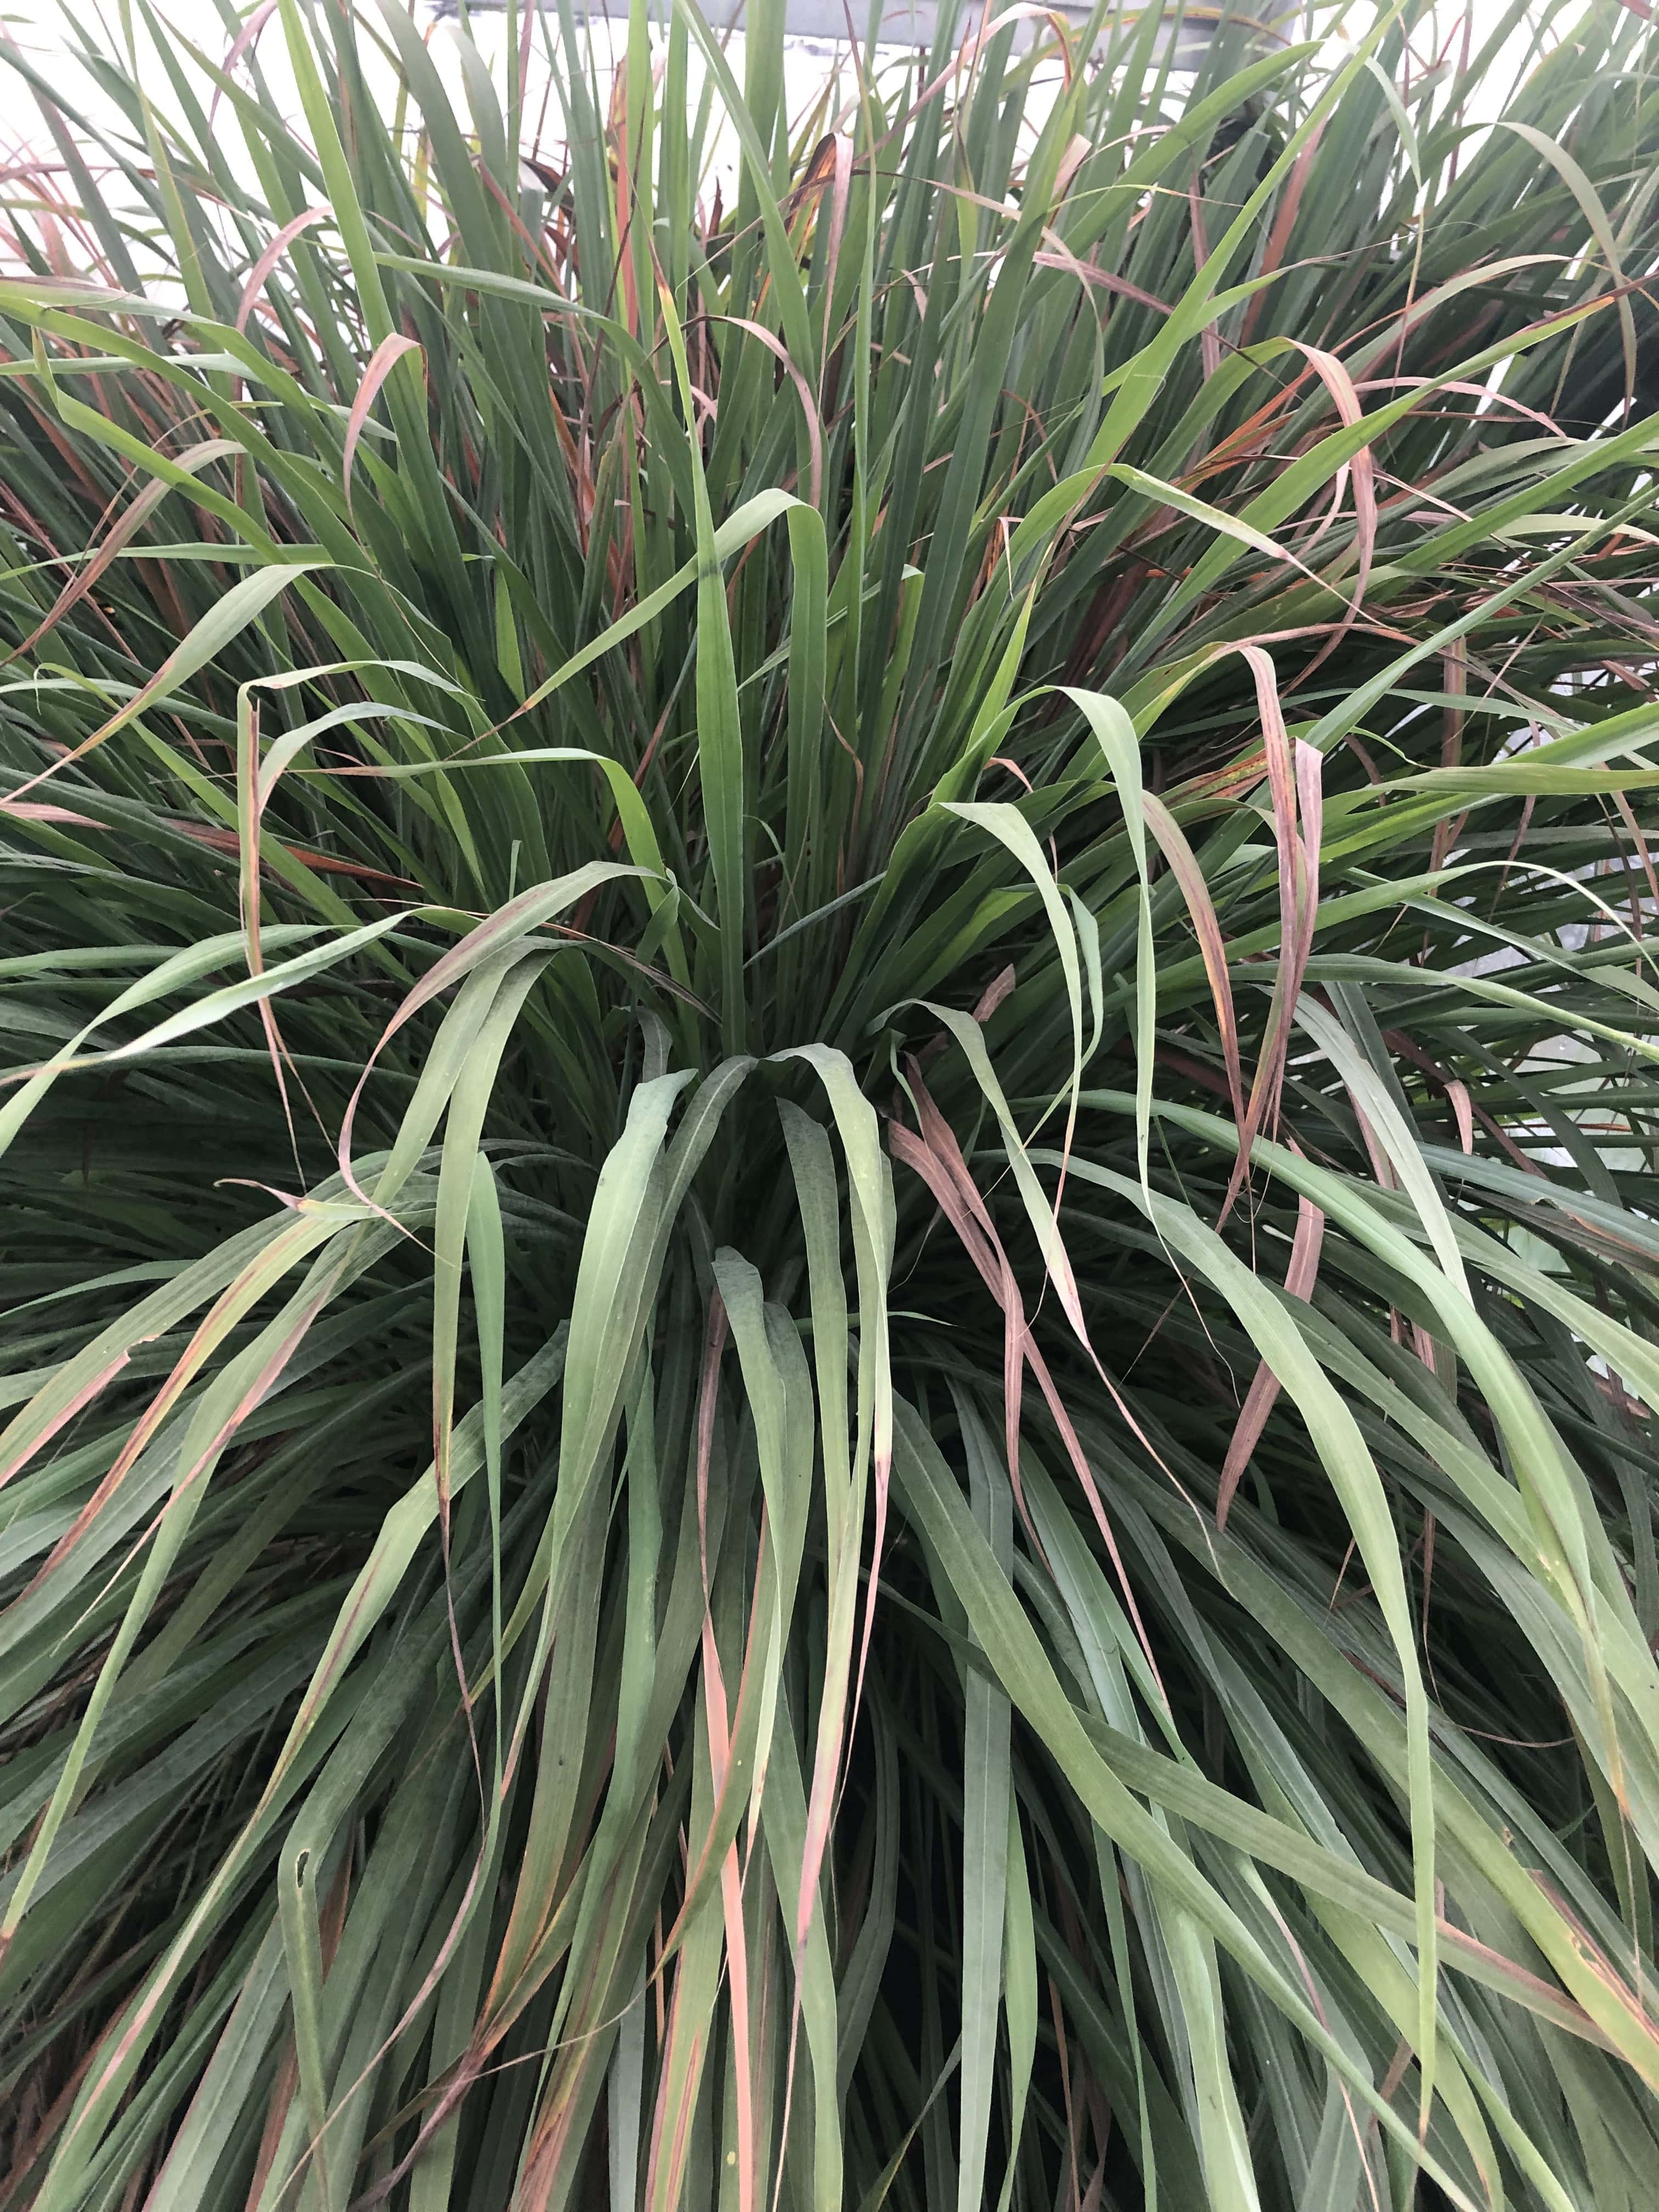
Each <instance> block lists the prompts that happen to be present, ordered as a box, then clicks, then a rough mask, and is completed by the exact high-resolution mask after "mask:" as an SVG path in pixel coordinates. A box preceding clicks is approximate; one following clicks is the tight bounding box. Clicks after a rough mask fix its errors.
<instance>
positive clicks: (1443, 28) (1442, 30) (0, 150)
mask: <svg viewBox="0 0 1659 2212" xmlns="http://www.w3.org/2000/svg"><path fill="white" fill-rule="evenodd" d="M417 4H419V5H421V6H422V13H423V19H424V20H428V21H429V20H430V18H429V15H428V14H426V13H425V0H417ZM596 4H597V0H596ZM617 4H623V0H617ZM864 4H866V0H852V5H853V14H854V21H856V20H858V18H859V16H860V14H861V13H862V12H863V5H864ZM578 5H580V0H578ZM970 5H971V0H970ZM1315 5H1316V16H1315V20H1316V22H1317V24H1318V25H1319V27H1320V28H1321V29H1322V30H1327V29H1328V28H1329V27H1330V26H1331V25H1332V24H1333V23H1335V24H1336V26H1337V29H1336V33H1335V38H1334V44H1333V59H1335V58H1337V56H1338V54H1339V53H1340V51H1341V49H1342V47H1343V46H1345V45H1346V43H1347V41H1346V40H1345V39H1344V37H1343V34H1342V29H1341V25H1342V22H1343V21H1344V19H1346V23H1347V25H1348V26H1349V27H1351V28H1356V29H1357V28H1359V27H1364V26H1369V24H1370V22H1371V21H1374V20H1375V18H1374V15H1373V11H1372V7H1371V6H1370V4H1361V5H1358V6H1352V5H1351V6H1348V7H1346V8H1342V7H1340V6H1334V5H1333V4H1332V0H1315ZM70 6H72V13H73V18H74V20H75V21H77V22H79V23H81V24H82V25H86V26H88V27H94V26H97V25H100V24H101V25H102V26H103V27H104V28H103V31H102V33H101V34H100V36H101V41H102V42H103V43H105V44H106V46H107V47H108V48H109V49H110V50H111V51H113V52H119V51H121V46H120V33H119V28H118V26H119V21H120V17H119V9H118V5H117V4H116V0H107V4H106V0H70ZM1467 6H1468V13H1469V14H1470V15H1472V17H1473V21H1474V31H1475V34H1476V36H1477V37H1479V36H1480V34H1481V33H1483V32H1484V31H1485V30H1486V28H1487V27H1489V26H1491V25H1492V23H1494V22H1495V21H1497V20H1498V17H1499V15H1500V14H1501V12H1502V0H1467ZM156 7H157V12H158V14H160V15H161V16H162V17H163V18H164V19H165V20H166V21H167V22H168V23H169V24H171V25H172V26H173V27H175V28H176V29H178V30H179V31H180V32H182V33H184V35H185V37H186V38H188V39H190V40H192V41H193V42H194V43H196V44H197V46H200V47H201V48H203V50H204V51H205V52H209V53H212V54H215V55H222V54H223V52H224V51H225V47H226V45H227V43H228V42H227V39H226V34H225V31H224V27H223V24H222V21H221V19H220V16H219V13H218V10H217V9H216V8H215V7H214V5H213V4H212V0H156ZM240 12H241V13H242V14H243V15H245V16H246V15H250V14H252V12H253V0H248V5H247V6H246V7H244V8H243V9H241V11H240ZM711 12H712V10H711ZM966 12H967V11H966V10H964V13H966ZM1464 12H1465V6H1464V4H1462V3H1461V0H1447V4H1444V5H1443V6H1442V7H1441V9H1439V10H1438V15H1437V22H1436V24H1435V27H1434V28H1433V29H1432V30H1430V29H1425V30H1423V31H1421V32H1419V35H1418V38H1417V40H1415V41H1414V44H1416V45H1417V46H1418V47H1419V51H1420V52H1421V54H1422V55H1423V57H1424V58H1425V59H1426V58H1427V56H1428V54H1429V52H1431V49H1432V47H1433V46H1435V45H1436V44H1437V43H1443V41H1444V40H1446V39H1447V38H1449V37H1452V36H1454V35H1455V26H1456V25H1457V24H1458V23H1459V21H1461V19H1462V15H1463V13H1464ZM69 13H70V7H66V5H65V0H10V4H9V5H7V4H6V0H0V21H3V23H4V25H5V26H6V27H7V29H8V30H9V33H10V35H11V36H12V37H14V38H15V40H17V41H18V43H19V45H20V46H22V47H23V48H24V50H25V51H26V52H27V53H28V55H29V57H30V58H31V59H32V60H33V62H34V64H35V65H36V66H37V67H38V68H39V69H40V70H41V72H42V74H43V75H45V76H46V77H47V78H48V79H49V80H50V81H51V82H52V83H53V84H54V86H61V90H62V94H63V96H64V98H65V100H70V101H72V102H75V103H76V104H77V105H80V106H82V107H83V108H85V109H87V110H88V111H90V112H93V113H94V115H97V116H99V117H100V119H102V118H103V117H105V116H107V115H108V114H109V112H110V111H109V110H108V109H107V108H106V107H105V106H104V104H103V103H102V102H101V101H100V100H99V98H98V96H97V94H96V93H95V91H94V89H93V88H91V87H90V86H89V85H88V82H87V80H86V78H85V76H84V74H83V72H82V70H80V69H79V68H78V67H76V66H75V65H73V64H71V63H70V60H69V58H68V56H69V52H70V46H69V42H68V40H66V37H65V32H64V25H65V22H66V21H67V20H68V16H69ZM369 13H370V15H371V17H372V15H373V13H374V10H373V9H370V10H369ZM474 22H475V28H476V31H477V36H478V39H479V42H480V44H481V46H483V50H484V51H485V52H486V53H489V54H491V55H492V56H495V57H499V53H500V49H501V35H502V31H503V22H502V19H501V17H500V16H499V15H495V16H492V15H479V16H477V17H475V18H474ZM610 30H611V27H610V26H608V25H604V24H601V25H599V26H597V27H596V35H597V37H598V40H599V46H600V49H601V51H602V52H603V51H604V50H605V47H606V46H608V43H609V36H608V34H609V33H610ZM451 38H452V33H451V31H450V29H449V27H448V26H447V25H444V24H438V25H436V26H435V27H434V28H433V30H432V34H431V45H432V51H433V52H434V56H435V58H436V59H438V60H439V63H440V66H441V67H442V66H443V63H444V58H445V54H446V50H447V49H448V48H449V47H450V44H451ZM741 43H742V42H741V40H740V39H738V40H733V42H732V44H733V48H734V51H733V52H732V62H733V65H734V68H735V69H736V71H737V74H738V79H739V82H741V78H742V66H741V59H740V49H741ZM1525 43H1526V42H1525V40H1521V41H1518V42H1516V49H1515V52H1514V59H1515V60H1516V62H1517V63H1518V62H1519V60H1520V59H1521V58H1522V53H1523V52H1524V48H1525ZM258 52H259V57H260V61H261V64H262V66H263V67H264V70H265V72H266V75H267V76H268V78H269V79H270V82H271V84H272V86H273V88H275V89H276V92H277V93H278V94H279V96H282V97H284V98H285V99H286V98H287V97H288V96H289V95H291V93H292V85H291V81H290V80H289V77H288V72H287V70H286V68H285V67H284V65H283V35H282V26H281V23H280V21H271V22H270V23H269V25H268V26H267V27H265V29H264V31H263V32H262V33H261V35H260V40H259V48H258ZM834 66H835V64H834V60H833V58H832V54H831V51H830V50H829V49H828V48H826V47H823V46H810V45H805V44H802V43H799V42H792V44H791V47H790V50H789V52H788V54H787V94H788V99H789V106H790V110H791V113H792V115H794V114H799V113H800V112H803V111H804V110H805V109H806V108H808V107H809V106H811V104H812V102H813V100H814V98H815V95H816V94H817V92H818V91H819V90H820V89H821V88H822V86H823V82H824V80H825V78H826V76H827V75H828V74H829V71H830V70H832V69H833V68H834ZM444 74H445V76H447V78H448V79H449V80H450V82H451V85H452V88H453V90H454V92H455V94H457V96H458V104H459V105H461V106H462V109H463V112H465V102H464V96H463V95H462V94H461V88H460V78H459V70H456V69H454V68H453V67H450V68H446V69H445V70H444ZM143 77H144V82H146V85H147V86H153V87H154V95H155V100H156V104H157V106H159V107H160V108H161V109H162V110H163V111H164V112H165V111H166V110H167V108H168V107H169V106H171V88H170V87H169V86H168V85H167V81H166V78H165V76H164V75H163V74H162V73H161V70H159V67H158V66H157V65H156V64H155V61H154V58H153V56H152V57H150V58H149V61H148V64H147V65H146V67H145V68H144V70H143ZM294 107H295V111H296V112H297V108H298V102H297V100H295V101H294ZM48 150H49V141H47V140H46V137H45V134H44V132H43V131H42V130H41V126H40V118H39V117H38V115H36V114H35V113H34V112H33V101H32V100H29V99H28V98H27V94H24V92H23V88H21V86H20V85H19V84H18V83H17V82H16V80H15V79H14V78H11V77H10V74H9V71H5V70H0V155H3V157H4V158H6V159H7V160H9V161H15V160H17V159H18V158H19V157H20V156H22V157H25V158H27V155H29V154H30V153H32V152H33V153H39V154H41V155H45V154H46V153H47V152H48Z"/></svg>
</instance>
